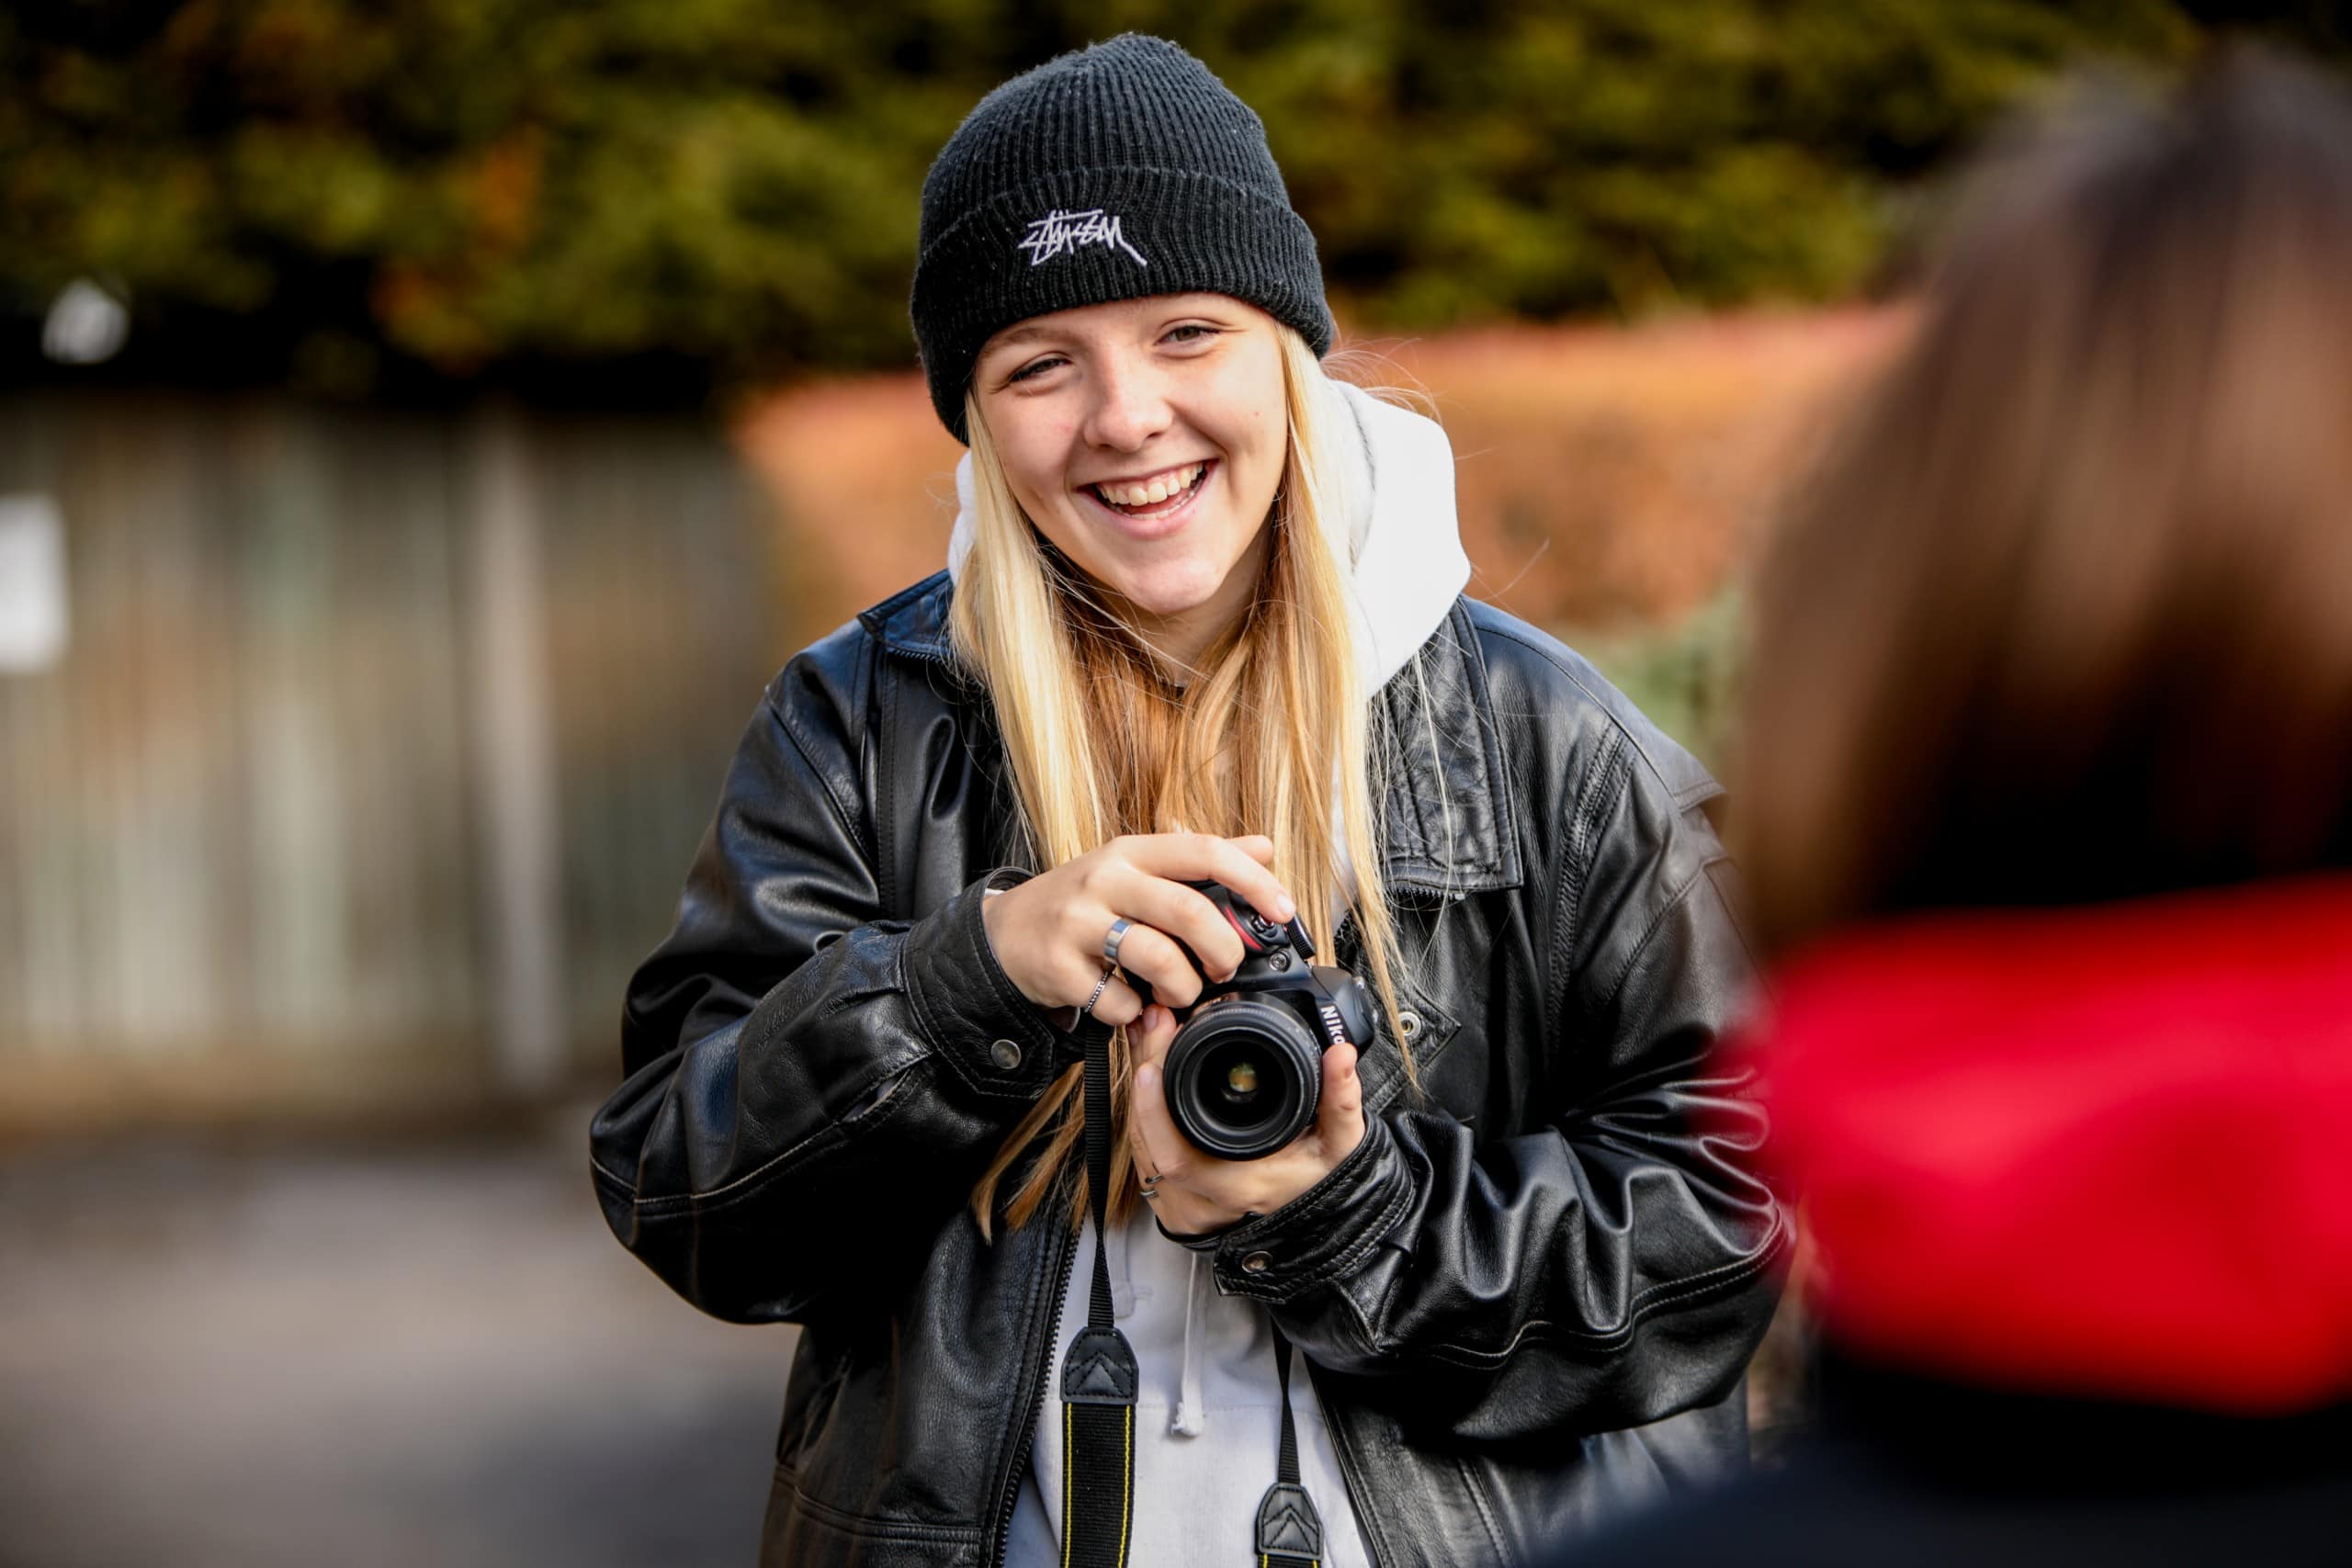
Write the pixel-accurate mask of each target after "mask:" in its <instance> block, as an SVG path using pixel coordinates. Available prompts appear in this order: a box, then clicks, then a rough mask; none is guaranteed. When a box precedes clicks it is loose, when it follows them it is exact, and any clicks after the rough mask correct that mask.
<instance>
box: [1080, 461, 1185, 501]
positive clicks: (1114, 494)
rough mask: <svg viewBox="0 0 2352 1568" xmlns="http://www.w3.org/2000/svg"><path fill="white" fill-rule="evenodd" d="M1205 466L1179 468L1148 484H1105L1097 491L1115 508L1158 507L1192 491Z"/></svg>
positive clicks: (1099, 486) (1098, 487) (1097, 487)
mask: <svg viewBox="0 0 2352 1568" xmlns="http://www.w3.org/2000/svg"><path fill="white" fill-rule="evenodd" d="M1204 466H1205V465H1204V464H1200V463H1194V464H1192V465H1191V466H1190V467H1187V468H1179V469H1177V470H1176V471H1175V472H1174V473H1172V474H1169V475H1167V476H1166V477H1165V478H1162V479H1153V480H1152V481H1151V482H1150V483H1148V484H1139V485H1108V484H1105V485H1097V486H1095V489H1096V491H1099V492H1100V493H1101V495H1102V497H1103V500H1105V501H1107V502H1110V503H1111V504H1112V505H1114V506H1157V505H1159V503H1160V502H1163V501H1166V500H1167V499H1168V498H1169V497H1170V496H1174V495H1182V494H1183V493H1184V491H1188V490H1190V489H1191V488H1192V487H1193V480H1195V479H1199V478H1200V477H1201V469H1202V468H1204Z"/></svg>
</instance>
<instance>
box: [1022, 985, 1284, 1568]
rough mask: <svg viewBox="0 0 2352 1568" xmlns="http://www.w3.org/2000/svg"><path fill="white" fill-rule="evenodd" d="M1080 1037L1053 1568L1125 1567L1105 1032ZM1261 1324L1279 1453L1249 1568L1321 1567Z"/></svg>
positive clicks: (1130, 1448) (1128, 1407)
mask: <svg viewBox="0 0 2352 1568" xmlns="http://www.w3.org/2000/svg"><path fill="white" fill-rule="evenodd" d="M1086 1036H1087V1038H1086V1089H1085V1093H1086V1203H1087V1207H1088V1209H1089V1210H1090V1211H1091V1213H1092V1214H1093V1216H1094V1282H1093V1289H1092V1291H1091V1294H1090V1296H1089V1299H1088V1301H1087V1306H1086V1326H1085V1327H1083V1328H1081V1329H1080V1330H1079V1331H1078V1337H1076V1338H1074V1339H1072V1340H1071V1341H1070V1342H1069V1350H1068V1351H1067V1352H1065V1353H1064V1355H1063V1357H1062V1568H1126V1564H1127V1546H1128V1537H1129V1534H1130V1531H1131V1529H1132V1528H1133V1526H1134V1523H1135V1495H1136V1391H1137V1389H1138V1388H1139V1386H1140V1385H1141V1383H1142V1376H1141V1373H1140V1371H1138V1369H1137V1367H1136V1354H1135V1351H1134V1349H1133V1348H1131V1347H1130V1346H1129V1345H1128V1344H1127V1337H1126V1336H1125V1335H1124V1334H1122V1333H1120V1332H1119V1329H1118V1327H1117V1325H1115V1324H1114V1323H1113V1322H1112V1320H1111V1263H1110V1258H1109V1255H1108V1250H1107V1247H1108V1244H1107V1240H1106V1236H1107V1232H1106V1230H1105V1229H1104V1226H1105V1223H1106V1222H1105V1214H1104V1210H1105V1205H1106V1202H1107V1199H1108V1195H1109V1193H1110V1190H1111V1032H1110V1031H1109V1030H1107V1029H1090V1030H1088V1031H1086ZM1269 1326H1270V1327H1272V1329H1273V1335H1274V1371H1275V1374H1276V1376H1277V1378H1278V1379H1279V1380H1280V1382H1281V1385H1282V1402H1283V1420H1282V1449H1281V1452H1280V1454H1279V1455H1278V1456H1277V1459H1276V1462H1275V1467H1274V1483H1273V1484H1272V1486H1269V1487H1268V1488H1266V1495H1264V1496H1263V1497H1262V1498H1261V1499H1259V1503H1258V1527H1257V1531H1256V1535H1255V1538H1254V1540H1253V1545H1254V1546H1255V1548H1256V1551H1255V1553H1254V1555H1255V1557H1256V1559H1257V1563H1258V1568H1321V1565H1322V1561H1323V1517H1322V1516H1321V1515H1320V1514H1318V1513H1317V1512H1316V1511H1315V1502H1314V1499H1312V1498H1310V1497H1309V1496H1308V1495H1306V1486H1305V1485H1303V1484H1302V1483H1300V1481H1299V1476H1298V1426H1297V1422H1296V1420H1295V1418H1294V1417H1293V1416H1292V1415H1291V1408H1290V1355H1291V1345H1290V1339H1289V1337H1287V1336H1285V1335H1284V1334H1283V1331H1282V1326H1281V1325H1279V1324H1273V1323H1271V1322H1270V1323H1269Z"/></svg>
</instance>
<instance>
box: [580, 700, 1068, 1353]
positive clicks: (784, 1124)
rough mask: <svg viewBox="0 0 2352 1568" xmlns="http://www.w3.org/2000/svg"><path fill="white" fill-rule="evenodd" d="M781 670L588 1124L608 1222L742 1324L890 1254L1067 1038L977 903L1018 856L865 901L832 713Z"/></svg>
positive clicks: (945, 1205) (640, 981)
mask: <svg viewBox="0 0 2352 1568" xmlns="http://www.w3.org/2000/svg"><path fill="white" fill-rule="evenodd" d="M794 674H795V671H793V670H791V669H787V671H786V673H785V675H784V676H782V677H779V679H778V682H777V684H776V686H775V687H772V688H771V689H770V692H769V694H768V695H767V699H766V701H765V702H764V703H763V705H762V707H761V709H760V711H759V713H758V714H757V715H756V716H754V717H753V719H752V723H751V726H750V727H749V728H748V729H747V730H746V731H745V732H744V736H743V739H742V742H741V746H740V747H739V748H738V750H737V751H736V754H735V758H734V761H733V763H732V765H731V766H730V768H729V772H728V774H727V781H726V785H725V788H724V790H723V792H722V795H721V797H720V800H719V805H718V812H717V815H716V817H715V818H714V819H713V820H712V822H711V825H710V828H709V829H708V831H707V833H706V834H705V836H704V839H703V841H702V846H701V848H700V850H699V851H698V852H697V854H696V857H695V863H694V867H693V870H692V872H691V874H690V875H689V878H688V881H687V884H686V889H685V893H684V897H683V899H682V900H681V903H680V906H679V913H678V919H677V925H676V928H675V930H674V931H672V933H671V935H670V937H669V938H668V940H667V941H665V942H663V943H662V945H661V947H660V948H659V949H657V950H656V951H655V952H654V953H653V954H652V955H651V956H650V958H648V959H647V960H646V961H645V963H644V964H642V965H641V966H640V967H639V970H638V972H637V974H636V976H635V977H634V978H633V979H632V981H631V982H630V985H629V989H628V1001H627V1006H626V1010H625V1015H624V1022H623V1058H624V1066H625V1068H626V1070H627V1072H628V1077H627V1079H626V1081H624V1082H623V1083H622V1085H621V1086H620V1089H619V1090H618V1091H617V1092H616V1093H615V1094H614V1095H613V1097H612V1098H611V1099H610V1100H607V1101H606V1102H605V1105H604V1106H603V1108H602V1109H601V1110H599V1111H597V1113H596V1116H595V1118H594V1122H593V1124H592V1127H591V1133H590V1145H591V1159H592V1162H593V1165H594V1177H595V1184H596V1190H597V1195H598V1198H599V1200H600V1201H601V1202H602V1204H603V1207H604V1212H605V1220H606V1221H607V1223H609V1224H611V1226H612V1228H613V1233H614V1234H615V1235H617V1236H618V1237H619V1238H620V1240H621V1243H622V1245H624V1246H625V1247H628V1249H629V1250H630V1251H631V1252H633V1253H635V1254H636V1255H637V1256H638V1257H639V1258H640V1259H642V1260H643V1261H644V1263H645V1264H646V1265H647V1266H648V1267H649V1268H650V1269H652V1270H653V1271H654V1272H655V1273H656V1274H659V1275H660V1276H661V1277H662V1279H663V1280H666V1281H668V1283H669V1284H670V1285H671V1286H672V1287H673V1289H675V1290H676V1291H677V1292H679V1293H680V1294H681V1295H683V1296H684V1297H685V1298H686V1299H687V1300H688V1301H690V1302H692V1303H695V1305H696V1306H698V1307H701V1308H702V1309H703V1310H704V1311H706V1312H708V1313H711V1314H715V1315H717V1316H719V1317H723V1318H728V1319H731V1320H734V1321H739V1322H774V1321H782V1320H794V1319H798V1318H800V1317H802V1316H804V1315H806V1314H808V1313H809V1311H810V1310H811V1309H812V1307H813V1306H815V1305H816V1304H817V1303H820V1301H824V1300H828V1299H832V1298H836V1297H839V1296H842V1295H846V1294H849V1293H852V1292H854V1290H855V1287H856V1285H857V1284H858V1282H859V1281H861V1280H871V1279H873V1278H875V1277H876V1274H877V1272H878V1271H881V1270H887V1269H890V1268H892V1267H893V1266H894V1264H896V1263H899V1262H904V1261H909V1260H910V1259H911V1258H913V1257H914V1256H915V1255H916V1254H918V1253H919V1252H920V1250H921V1249H922V1248H923V1247H927V1246H928V1245H929V1243H930V1241H931V1240H932V1239H933V1237H934V1236H935V1235H936V1234H937V1231H938V1227H939V1225H940V1224H941V1223H942V1222H943V1221H944V1219H945V1218H946V1217H947V1216H948V1215H949V1214H951V1213H953V1212H954V1211H955V1209H956V1207H957V1206H959V1205H960V1204H962V1203H963V1202H965V1201H967V1198H968V1195H969V1192H970V1190H971V1185H972V1182H973V1180H974V1179H976V1178H977V1177H978V1173H979V1171H980V1170H981V1169H982V1168H985V1166H986V1164H987V1162H988V1160H989V1156H991V1155H993V1154H994V1152H995V1151H996V1149H997V1148H998V1147H999V1145H1001V1142H1002V1140H1003V1138H1004V1137H1005V1135H1006V1134H1007V1133H1008V1132H1009V1131H1010V1130H1011V1128H1012V1126H1013V1125H1014V1123H1015V1122H1018V1120H1019V1119H1020V1117H1021V1115H1022V1114H1023V1111H1026V1110H1027V1109H1028V1108H1029V1106H1030V1105H1031V1104H1032V1103H1034V1102H1035V1100H1036V1099H1037V1098H1038V1096H1039V1095H1040V1094H1041V1093H1043V1091H1044V1090H1045V1089H1046V1085H1047V1084H1048V1083H1049V1082H1050V1081H1051V1080H1052V1078H1053V1077H1054V1075H1055V1074H1056V1073H1057V1071H1058V1070H1059V1069H1060V1067H1061V1066H1064V1065H1066V1060H1067V1058H1066V1057H1064V1056H1063V1055H1062V1053H1063V1046H1064V1043H1065V1037H1063V1036H1062V1035H1060V1034H1059V1032H1057V1031H1055V1030H1054V1029H1053V1028H1052V1027H1051V1026H1050V1025H1049V1024H1048V1023H1047V1022H1046V1018H1045V1015H1044V1014H1043V1013H1042V1012H1041V1011H1040V1010H1037V1009H1036V1008H1035V1007H1034V1006H1033V1005H1032V1004H1030V1003H1029V1002H1028V1001H1027V1000H1026V999H1025V998H1023V997H1022V996H1021V994H1020V992H1019V991H1018V990H1017V989H1015V987H1013V985H1012V981H1011V980H1010V979H1008V978H1007V977H1006V976H1005V974H1004V972H1003V970H1002V969H1001V967H1000V966H999V965H998V964H997V961H996V956H995V954H994V953H993V952H992V951H991V950H990V949H989V941H988V935H987V932H986V930H985V928H984V927H983V926H982V924H981V920H980V901H981V898H982V897H983V892H984V888H985V886H987V885H988V884H989V883H991V882H995V883H997V884H998V885H999V886H1001V885H1003V884H1002V881H1001V878H1003V877H1007V876H1010V877H1012V878H1016V879H1017V877H1018V876H1019V873H1017V872H1016V873H1001V874H992V875H990V876H989V877H984V878H981V879H979V880H978V881H976V882H975V883H973V884H972V885H971V886H968V887H967V888H965V889H964V890H963V892H962V893H960V894H959V895H957V896H956V897H953V898H950V899H949V900H948V901H947V902H946V903H944V905H942V906H940V907H939V908H936V909H934V910H933V911H931V912H930V913H928V914H926V915H924V916H922V918H921V919H916V920H913V921H911V922H910V921H901V920H892V919H883V918H881V916H882V913H883V911H882V910H881V908H880V907H879V905H880V895H879V892H878V884H877V879H876V875H875V874H874V872H873V869H872V857H871V855H870V853H869V852H868V850H867V846H868V845H869V844H870V843H871V842H872V841H873V840H872V839H871V836H870V835H869V834H868V832H867V831H866V825H865V823H864V822H863V821H862V820H861V818H862V816H863V813H862V811H861V810H860V809H859V808H858V807H857V805H856V803H857V802H858V801H859V800H860V799H861V798H862V797H863V795H864V793H865V792H864V791H863V790H862V789H861V788H859V787H858V786H857V785H856V784H855V782H854V781H855V779H856V777H857V775H856V773H855V771H854V767H853V766H852V761H853V759H854V757H855V755H856V748H855V746H854V742H853V741H852V740H851V739H849V735H850V733H851V731H850V730H849V729H848V728H847V726H846V725H845V724H844V723H842V721H841V720H840V719H839V717H838V716H837V714H835V713H833V712H830V711H826V710H825V708H824V707H823V705H814V706H813V707H812V706H811V705H809V704H807V703H804V702H803V701H801V700H800V698H799V696H798V694H797V693H796V692H795V690H794V688H793V677H794ZM808 684H809V683H808V682H803V683H802V686H803V689H804V690H805V689H807V688H808ZM780 694H781V695H780Z"/></svg>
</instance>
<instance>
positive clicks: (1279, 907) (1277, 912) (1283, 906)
mask: <svg viewBox="0 0 2352 1568" xmlns="http://www.w3.org/2000/svg"><path fill="white" fill-rule="evenodd" d="M1297 913H1298V906H1297V905H1296V904H1294V903H1292V902H1291V901H1290V900H1289V899H1288V898H1277V899H1275V900H1274V919H1278V920H1287V919H1292V918H1293V917H1295V915H1296V914H1297Z"/></svg>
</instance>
